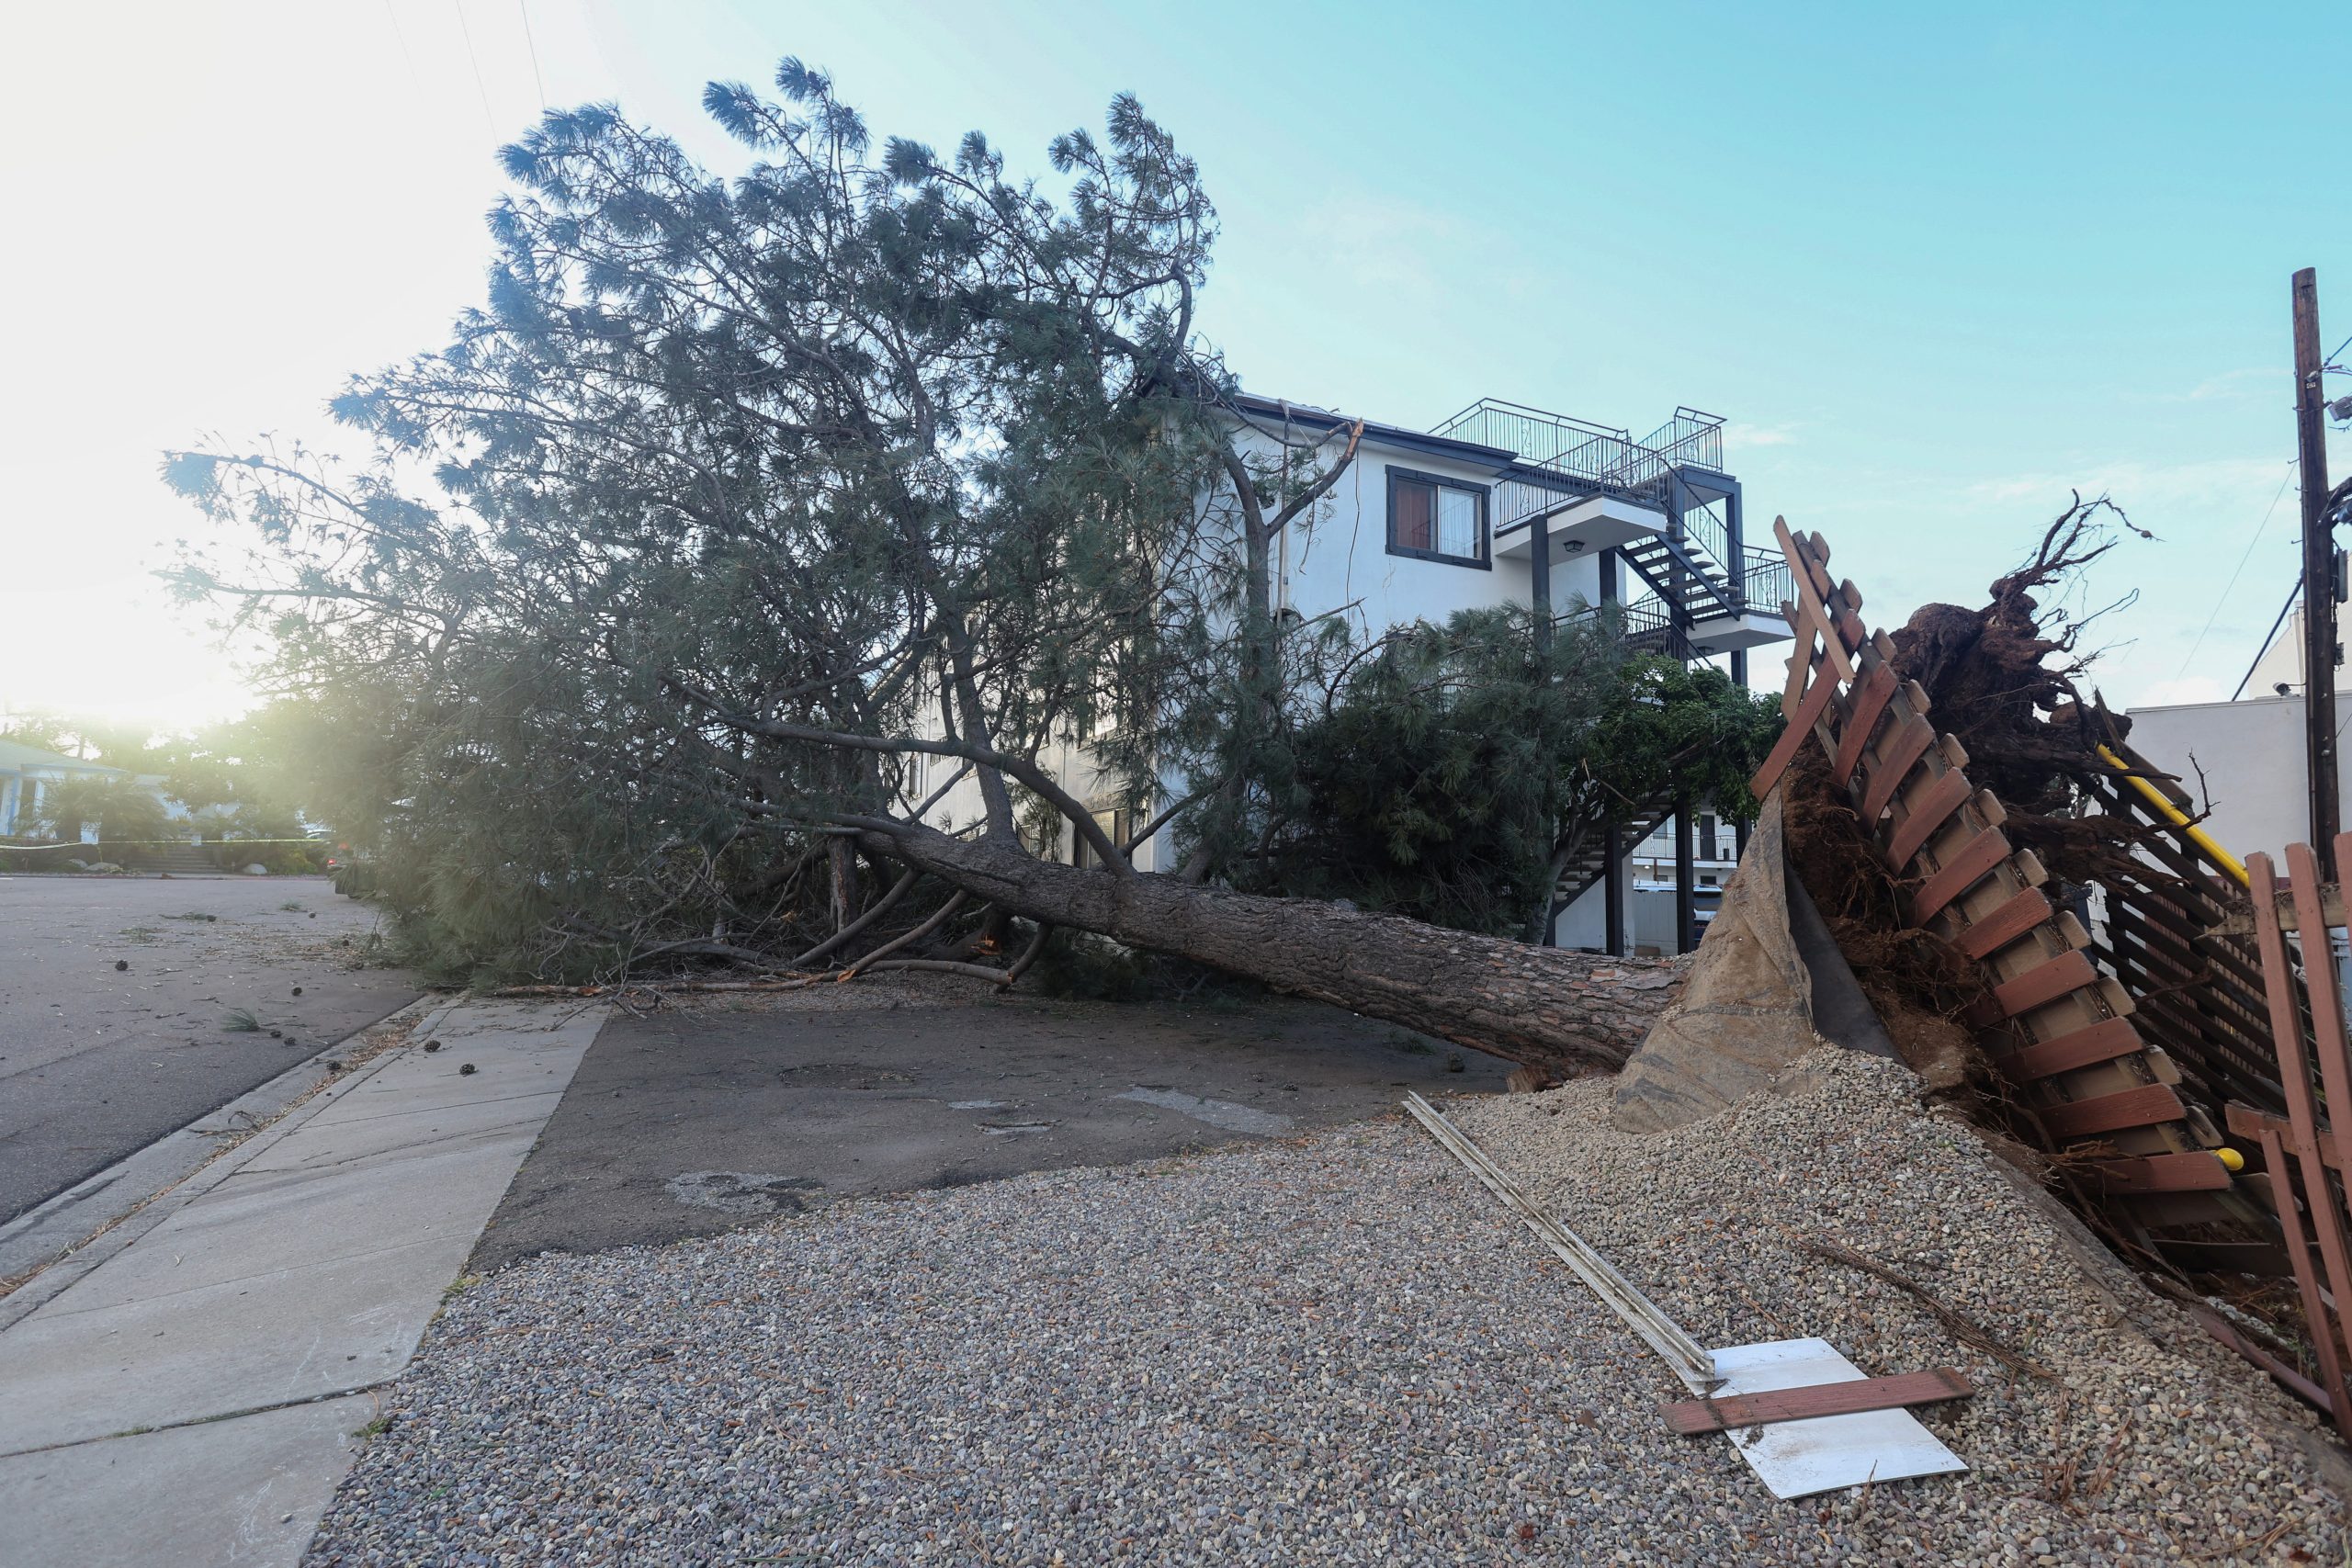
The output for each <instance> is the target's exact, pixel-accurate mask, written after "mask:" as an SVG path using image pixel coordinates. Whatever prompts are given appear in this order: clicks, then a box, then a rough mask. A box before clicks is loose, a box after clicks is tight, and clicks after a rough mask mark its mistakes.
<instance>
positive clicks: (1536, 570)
mask: <svg viewBox="0 0 2352 1568" xmlns="http://www.w3.org/2000/svg"><path fill="white" fill-rule="evenodd" d="M1527 544H1528V550H1527V583H1528V592H1529V593H1530V595H1531V596H1532V598H1533V599H1534V601H1535V651H1536V652H1538V653H1549V652H1550V651H1551V650H1552V520H1551V519H1550V518H1549V517H1547V516H1545V515H1544V513H1541V512H1539V513H1536V514H1535V515H1534V517H1533V518H1532V519H1531V520H1530V521H1529V523H1528V525H1527Z"/></svg>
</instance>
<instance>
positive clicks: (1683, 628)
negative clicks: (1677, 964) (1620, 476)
mask: <svg viewBox="0 0 2352 1568" xmlns="http://www.w3.org/2000/svg"><path fill="white" fill-rule="evenodd" d="M1682 514H1683V504H1682V475H1681V474H1680V472H1679V471H1669V472H1668V474H1667V477H1666V536H1667V537H1668V538H1669V539H1672V540H1673V541H1674V542H1675V543H1676V544H1677V545H1679V544H1681V543H1682V537H1683V534H1682ZM1666 582H1667V586H1668V588H1669V589H1671V590H1672V592H1669V593H1668V594H1667V596H1666V613H1667V620H1668V623H1669V624H1671V625H1672V626H1673V627H1674V629H1675V630H1676V631H1677V632H1679V633H1682V634H1683V636H1681V637H1675V638H1672V639H1670V642H1669V646H1668V649H1667V651H1668V653H1670V654H1672V655H1673V656H1674V657H1675V658H1678V659H1679V660H1682V661H1683V662H1684V663H1686V664H1687V663H1689V662H1690V659H1691V649H1690V647H1689V642H1688V637H1689V633H1690V631H1691V610H1690V598H1691V583H1690V581H1689V576H1688V574H1687V573H1685V572H1684V571H1683V570H1682V566H1681V563H1680V561H1679V559H1678V560H1676V561H1673V562H1670V563H1669V564H1668V568H1667V573H1666ZM1674 644H1680V645H1681V646H1679V647H1677V646H1673V645H1674ZM1677 951H1678V952H1679V951H1680V950H1679V949H1678V950H1677Z"/></svg>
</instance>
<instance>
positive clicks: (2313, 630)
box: [2294, 267, 2341, 876]
mask: <svg viewBox="0 0 2352 1568" xmlns="http://www.w3.org/2000/svg"><path fill="white" fill-rule="evenodd" d="M2294 300H2295V455H2296V458H2297V461H2298V465H2299V468H2300V472H2301V483H2302V488H2303V753H2304V761H2305V763H2306V764H2307V766H2308V767H2309V769H2310V773H2311V792H2312V854H2314V855H2316V856H2318V857H2319V865H2320V872H2321V874H2323V875H2326V876H2334V875H2335V874H2336V867H2335V834H2336V830H2337V829H2338V828H2339V826H2340V825H2341V824H2340V822H2339V821H2338V818H2339V817H2340V816H2341V811H2340V810H2339V808H2338V805H2337V795H2336V790H2337V787H2338V786H2337V784H2336V765H2335V764H2336V757H2335V536H2334V534H2333V533H2331V532H2330V531H2329V529H2328V527H2327V515H2326V513H2327V430H2326V426H2325V425H2324V424H2323V423H2321V412H2322V407H2323V404H2324V401H2325V396H2324V389H2322V387H2321V385H2320V364H2321V361H2320V347H2319V276H2318V274H2317V273H2315V272H2314V271H2313V270H2312V268H2310V267H2305V268H2303V269H2302V271H2301V272H2299V273H2297V274H2295V279H2294Z"/></svg>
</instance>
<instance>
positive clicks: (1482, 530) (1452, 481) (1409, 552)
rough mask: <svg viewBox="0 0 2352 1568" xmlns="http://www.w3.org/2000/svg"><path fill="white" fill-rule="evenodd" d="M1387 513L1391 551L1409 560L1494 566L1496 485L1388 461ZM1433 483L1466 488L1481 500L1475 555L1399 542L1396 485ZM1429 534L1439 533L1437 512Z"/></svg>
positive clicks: (1486, 568)
mask: <svg viewBox="0 0 2352 1568" xmlns="http://www.w3.org/2000/svg"><path fill="white" fill-rule="evenodd" d="M1387 472H1388V515H1387V518H1386V528H1385V535H1384V536H1385V538H1386V539H1387V541H1388V553H1389V554H1390V555H1392V556H1403V557H1405V558H1407V559H1408V560H1427V561H1436V562H1437V563H1438V564H1439V565H1441V566H1466V567H1471V568H1474V569H1476V570H1479V571H1492V570H1495V527H1494V506H1493V499H1494V486H1492V485H1483V484H1480V483H1478V482H1477V481H1476V479H1456V478H1454V477H1453V475H1451V474H1432V473H1430V472H1428V471H1426V470H1424V469H1421V468H1398V467H1397V466H1396V465H1395V464H1393V463H1392V464H1390V465H1388V468H1387ZM1400 483H1403V484H1423V485H1434V486H1437V487H1439V488H1441V489H1444V490H1458V491H1468V492H1469V493H1470V494H1471V495H1473V496H1476V498H1477V502H1478V553H1477V554H1476V555H1475V556H1456V555H1448V554H1447V553H1446V552H1445V551H1443V550H1440V549H1435V548H1431V549H1426V550H1424V549H1419V548H1417V547H1414V546H1411V545H1400V544H1398V543H1397V485H1398V484H1400ZM1436 537H1437V513H1436V510H1435V508H1434V507H1432V508H1431V510H1430V538H1431V539H1435V538H1436Z"/></svg>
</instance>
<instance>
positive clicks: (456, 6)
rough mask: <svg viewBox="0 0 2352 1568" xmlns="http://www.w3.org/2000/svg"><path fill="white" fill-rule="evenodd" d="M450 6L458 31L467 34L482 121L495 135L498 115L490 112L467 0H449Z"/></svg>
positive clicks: (488, 88)
mask: <svg viewBox="0 0 2352 1568" xmlns="http://www.w3.org/2000/svg"><path fill="white" fill-rule="evenodd" d="M449 8H450V9H451V10H453V11H455V12H457V13H458V32H460V33H462V34H463V35H465V39H466V59H467V61H468V62H470V63H471V64H472V66H473V68H474V91H475V92H477V93H480V94H481V119H482V123H483V124H484V125H486V126H488V127H489V128H490V133H491V134H492V136H495V135H497V134H498V117H497V116H496V115H494V114H492V113H491V112H490V86H489V85H488V84H487V83H485V82H483V81H482V79H481V56H479V55H477V54H476V53H474V30H473V28H469V27H468V26H466V6H465V0H449Z"/></svg>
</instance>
